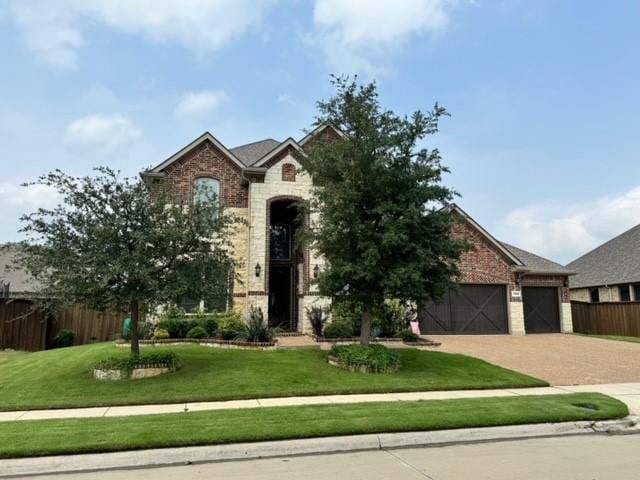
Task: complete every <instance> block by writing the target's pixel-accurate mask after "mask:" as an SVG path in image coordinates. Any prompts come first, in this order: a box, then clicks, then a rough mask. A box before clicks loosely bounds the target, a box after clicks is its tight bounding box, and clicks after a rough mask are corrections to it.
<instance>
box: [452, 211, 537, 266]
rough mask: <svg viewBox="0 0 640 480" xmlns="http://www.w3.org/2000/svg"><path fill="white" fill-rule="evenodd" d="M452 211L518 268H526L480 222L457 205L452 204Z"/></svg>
mask: <svg viewBox="0 0 640 480" xmlns="http://www.w3.org/2000/svg"><path fill="white" fill-rule="evenodd" d="M445 208H448V209H450V210H454V211H456V212H458V214H460V215H461V216H462V218H464V219H465V220H466V221H467V222H469V223H470V224H471V225H472V226H473V227H474V228H475V229H476V230H478V231H479V232H480V233H482V234H483V235H484V236H485V237H486V238H487V239H488V240H489V241H490V242H491V243H492V244H493V245H494V246H495V247H496V248H497V249H498V250H500V251H501V252H502V253H504V254H505V255H506V257H507V258H510V259H511V260H512V261H513V262H514V263H515V264H516V265H517V266H520V267H525V268H526V266H525V264H524V262H523V261H522V260H520V259H519V258H518V257H516V256H515V255H514V254H513V253H511V252H510V251H509V250H507V249H506V248H505V247H504V246H503V245H502V244H501V243H500V242H499V241H498V240H497V239H496V238H495V237H494V236H493V235H491V234H490V233H489V232H487V231H486V230H485V229H484V228H483V227H482V226H481V225H480V224H479V223H478V222H476V221H475V220H474V219H473V218H471V216H470V215H469V214H468V213H467V212H465V211H464V210H462V208H460V207H459V206H458V205H457V204H455V203H451V204H449V205H448V206H447V207H445Z"/></svg>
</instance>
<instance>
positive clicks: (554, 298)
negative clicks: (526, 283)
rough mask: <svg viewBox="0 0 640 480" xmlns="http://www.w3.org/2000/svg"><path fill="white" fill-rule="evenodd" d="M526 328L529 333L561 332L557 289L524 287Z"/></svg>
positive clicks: (523, 299)
mask: <svg viewBox="0 0 640 480" xmlns="http://www.w3.org/2000/svg"><path fill="white" fill-rule="evenodd" d="M522 301H523V303H524V327H525V330H526V332H527V333H555V332H559V331H560V309H559V306H558V302H559V298H558V289H557V288H555V287H524V288H523V289H522Z"/></svg>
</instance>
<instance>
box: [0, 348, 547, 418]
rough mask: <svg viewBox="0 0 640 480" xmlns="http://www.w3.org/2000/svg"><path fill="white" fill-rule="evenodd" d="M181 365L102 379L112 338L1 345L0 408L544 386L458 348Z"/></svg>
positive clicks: (225, 356) (260, 354) (307, 353)
mask: <svg viewBox="0 0 640 480" xmlns="http://www.w3.org/2000/svg"><path fill="white" fill-rule="evenodd" d="M173 348H174V350H175V351H176V352H178V354H179V355H180V359H181V360H182V362H183V364H184V366H183V367H182V368H181V369H180V370H179V371H177V372H174V373H169V374H167V375H164V376H161V377H156V378H148V379H144V380H126V381H120V382H103V381H99V380H95V379H93V377H92V366H93V365H94V364H95V363H96V362H97V361H98V360H101V359H103V358H105V357H109V356H114V355H119V356H123V357H124V356H126V355H128V351H127V350H126V349H123V348H117V347H115V346H114V345H113V343H102V344H94V345H84V346H80V347H71V348H63V349H58V350H49V351H44V352H36V353H17V352H0V378H1V379H2V383H1V384H0V410H4V411H7V410H22V409H44V408H70V407H90V406H106V405H136V404H137V405H139V404H153V403H179V402H197V401H216V400H232V399H246V398H259V397H287V396H303V395H322V394H349V393H381V392H401V391H404V392H407V391H427V390H460V389H488V388H518V387H537V386H546V385H547V383H546V382H544V381H542V380H538V379H536V378H533V377H530V376H527V375H524V374H521V373H518V372H514V371H512V370H508V369H505V368H501V367H498V366H495V365H492V364H490V363H487V362H485V361H483V360H480V359H477V358H473V357H468V356H464V355H458V354H447V353H441V352H435V351H420V350H413V349H406V350H398V353H399V354H400V356H401V361H402V367H401V369H400V371H399V372H398V373H396V374H384V375H375V374H362V373H351V372H346V371H343V370H339V369H337V368H336V367H332V366H330V365H328V364H327V363H326V356H327V354H326V352H322V351H319V350H276V351H269V352H267V351H245V350H218V349H211V348H207V347H201V346H196V345H185V346H179V347H173Z"/></svg>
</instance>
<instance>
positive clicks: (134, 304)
mask: <svg viewBox="0 0 640 480" xmlns="http://www.w3.org/2000/svg"><path fill="white" fill-rule="evenodd" d="M139 319H140V303H139V302H138V300H131V355H133V356H135V357H138V356H140V341H139V340H140V339H139V338H138V321H139Z"/></svg>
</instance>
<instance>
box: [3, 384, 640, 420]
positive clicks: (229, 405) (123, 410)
mask: <svg viewBox="0 0 640 480" xmlns="http://www.w3.org/2000/svg"><path fill="white" fill-rule="evenodd" d="M575 392H597V393H603V394H605V395H610V396H612V397H614V398H617V399H618V400H621V401H623V402H624V403H626V404H627V406H628V407H629V411H630V413H631V414H632V415H640V383H614V384H604V385H574V386H564V387H539V388H517V389H496V390H454V391H438V392H406V393H373V394H365V395H323V396H315V397H284V398H258V399H253V400H231V401H227V402H199V403H172V404H161V405H129V406H116V407H92V408H71V409H57V410H26V411H24V410H23V411H13V412H0V422H11V421H23V420H46V419H61V418H96V417H127V416H134V415H157V414H162V413H184V412H200V411H208V410H225V409H239V408H261V407H285V406H298V405H322V404H325V405H327V404H344V403H365V402H395V401H411V400H448V399H458V398H482V397H513V396H520V395H556V394H568V393H575Z"/></svg>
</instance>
